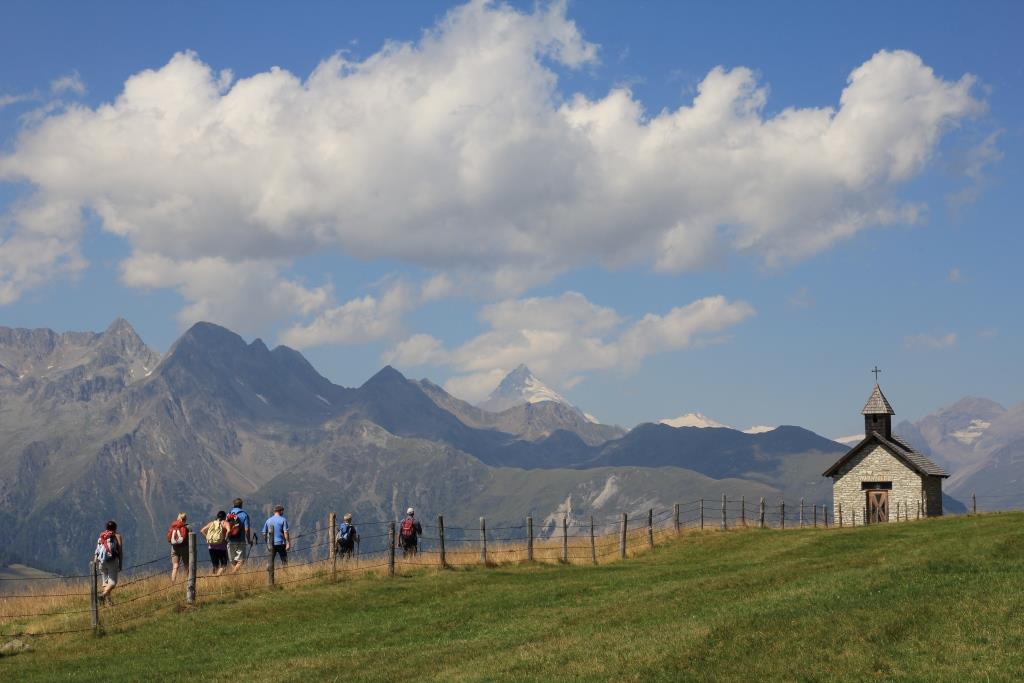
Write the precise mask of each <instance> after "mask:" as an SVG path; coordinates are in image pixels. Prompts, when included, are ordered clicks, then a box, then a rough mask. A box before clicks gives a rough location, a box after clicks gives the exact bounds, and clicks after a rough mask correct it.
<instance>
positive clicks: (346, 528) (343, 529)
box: [337, 522, 355, 548]
mask: <svg viewBox="0 0 1024 683" xmlns="http://www.w3.org/2000/svg"><path fill="white" fill-rule="evenodd" d="M354 530H355V527H354V526H352V525H351V524H349V523H348V522H342V523H341V526H340V527H338V539H337V540H338V544H339V545H341V546H344V547H346V548H349V547H351V546H352V543H353V542H354V541H355V539H354V538H353V537H352V536H353V533H352V532H353V531H354Z"/></svg>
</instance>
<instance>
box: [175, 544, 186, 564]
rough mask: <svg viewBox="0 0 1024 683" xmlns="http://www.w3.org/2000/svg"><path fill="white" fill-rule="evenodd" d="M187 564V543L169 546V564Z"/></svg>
mask: <svg viewBox="0 0 1024 683" xmlns="http://www.w3.org/2000/svg"><path fill="white" fill-rule="evenodd" d="M179 561H180V562H182V563H183V564H188V543H179V544H178V545H172V546H171V562H172V563H174V564H177V563H178V562H179Z"/></svg>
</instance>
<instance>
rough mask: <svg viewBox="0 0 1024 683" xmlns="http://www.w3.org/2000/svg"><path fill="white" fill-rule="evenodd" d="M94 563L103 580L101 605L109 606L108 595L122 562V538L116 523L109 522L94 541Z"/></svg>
mask: <svg viewBox="0 0 1024 683" xmlns="http://www.w3.org/2000/svg"><path fill="white" fill-rule="evenodd" d="M94 558H95V562H96V564H97V565H98V567H99V571H100V576H101V578H102V579H103V592H102V593H100V595H99V599H100V602H101V603H104V604H107V605H110V604H112V603H111V600H110V594H111V593H112V592H113V591H114V587H115V586H116V585H117V574H118V572H120V571H121V565H122V562H123V560H124V538H123V537H122V536H121V534H119V533H118V532H117V522H115V521H114V520H110V521H109V522H107V527H106V529H104V531H103V533H101V534H100V537H99V538H98V539H96V552H95V554H94Z"/></svg>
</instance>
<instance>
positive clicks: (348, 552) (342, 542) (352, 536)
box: [334, 512, 359, 560]
mask: <svg viewBox="0 0 1024 683" xmlns="http://www.w3.org/2000/svg"><path fill="white" fill-rule="evenodd" d="M334 540H335V543H336V544H337V552H338V555H339V556H340V557H341V558H342V559H343V560H347V559H350V558H351V557H352V551H353V550H355V547H356V543H359V532H358V531H356V527H355V525H354V524H352V513H351V512H347V513H345V516H344V517H343V518H342V522H341V526H339V527H338V537H337V538H336V539H334Z"/></svg>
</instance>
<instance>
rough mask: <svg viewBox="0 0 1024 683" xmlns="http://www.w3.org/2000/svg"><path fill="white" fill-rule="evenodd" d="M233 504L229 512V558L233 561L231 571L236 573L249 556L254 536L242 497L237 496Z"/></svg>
mask: <svg viewBox="0 0 1024 683" xmlns="http://www.w3.org/2000/svg"><path fill="white" fill-rule="evenodd" d="M231 504H232V505H233V506H234V507H232V508H231V511H230V512H229V513H228V527H229V528H230V531H228V560H230V562H231V573H232V574H234V573H236V572H238V570H239V569H241V568H242V563H243V562H245V560H246V558H247V557H248V556H249V547H250V546H251V545H252V541H253V538H252V529H251V528H250V522H249V513H248V512H246V511H245V510H243V509H242V499H241V498H235V499H234V500H233V501H232V502H231Z"/></svg>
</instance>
